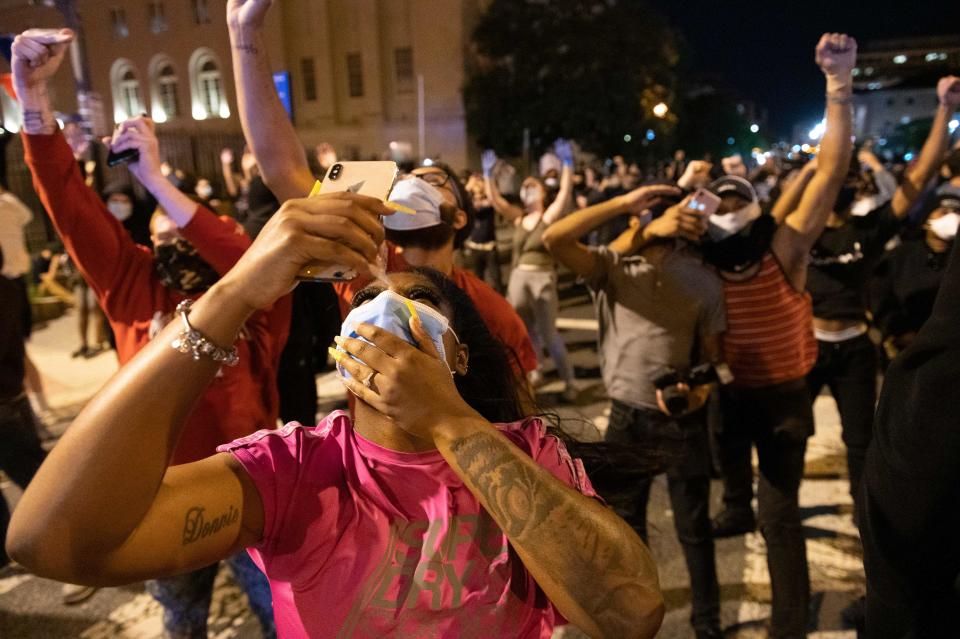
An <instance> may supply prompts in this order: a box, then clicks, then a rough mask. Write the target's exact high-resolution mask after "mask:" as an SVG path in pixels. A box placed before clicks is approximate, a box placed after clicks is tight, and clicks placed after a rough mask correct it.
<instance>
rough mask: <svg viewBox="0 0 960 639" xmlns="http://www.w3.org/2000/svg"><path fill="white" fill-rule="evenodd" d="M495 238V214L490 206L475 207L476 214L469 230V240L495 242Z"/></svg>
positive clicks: (481, 242)
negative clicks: (471, 228)
mask: <svg viewBox="0 0 960 639" xmlns="http://www.w3.org/2000/svg"><path fill="white" fill-rule="evenodd" d="M496 239H497V225H496V214H495V213H494V210H493V207H492V206H481V207H480V208H478V209H477V216H476V217H475V218H474V219H473V230H472V231H471V232H470V241H471V242H476V243H477V244H486V243H487V242H495V241H496Z"/></svg>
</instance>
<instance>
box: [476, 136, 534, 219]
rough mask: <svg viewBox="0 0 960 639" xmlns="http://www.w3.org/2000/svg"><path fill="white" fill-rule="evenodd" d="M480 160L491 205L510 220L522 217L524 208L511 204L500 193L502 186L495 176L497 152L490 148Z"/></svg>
mask: <svg viewBox="0 0 960 639" xmlns="http://www.w3.org/2000/svg"><path fill="white" fill-rule="evenodd" d="M480 162H481V166H482V168H483V181H484V184H485V186H486V191H487V199H489V200H490V205H491V206H492V207H493V210H494V211H496V212H497V213H499V214H500V215H502V216H503V217H505V218H507V219H508V220H510V221H514V220H519V219H520V218H522V217H523V215H524V211H523V209H522V208H520V207H519V206H515V205H513V204H511V203H510V202H508V201H507V200H506V198H504V197H503V195H501V194H500V188H499V187H498V186H497V181H496V179H495V178H494V176H493V171H494V168H495V167H496V166H497V162H498V160H497V154H496V153H494V152H493V151H491V150H489V149H488V150H486V151H484V152H483V155H482V156H481V157H480Z"/></svg>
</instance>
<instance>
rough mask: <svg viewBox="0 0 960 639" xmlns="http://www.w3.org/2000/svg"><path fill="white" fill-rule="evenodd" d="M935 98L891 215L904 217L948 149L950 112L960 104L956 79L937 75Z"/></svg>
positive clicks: (894, 197) (894, 201) (893, 204)
mask: <svg viewBox="0 0 960 639" xmlns="http://www.w3.org/2000/svg"><path fill="white" fill-rule="evenodd" d="M937 98H938V99H939V104H938V106H937V112H936V114H934V116H933V126H931V127H930V133H929V134H928V135H927V139H926V141H925V142H924V143H923V149H922V150H921V151H920V157H919V158H918V159H917V163H916V164H914V165H913V166H912V167H911V168H910V170H908V171H907V172H906V174H904V176H903V183H902V184H900V188H898V189H897V192H896V193H894V195H893V202H892V203H891V206H892V207H893V214H894V215H896V216H897V217H904V216H906V214H907V213H909V212H910V209H911V208H912V207H913V204H914V202H916V201H917V198H919V197H920V194H921V193H923V189H924V188H925V187H926V185H927V182H929V181H930V178H932V177H933V174H934V173H935V172H936V171H937V169H939V168H940V164H941V163H942V162H943V158H944V156H945V155H946V153H947V150H948V149H949V148H950V129H949V122H950V119H951V118H952V117H953V114H954V112H955V111H956V110H957V108H958V107H960V78H958V77H956V76H952V75H950V76H947V77H945V78H940V82H938V83H937Z"/></svg>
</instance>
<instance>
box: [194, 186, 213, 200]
mask: <svg viewBox="0 0 960 639" xmlns="http://www.w3.org/2000/svg"><path fill="white" fill-rule="evenodd" d="M197 195H199V196H200V197H201V199H204V200H209V199H210V196H211V195H213V187H212V186H198V187H197Z"/></svg>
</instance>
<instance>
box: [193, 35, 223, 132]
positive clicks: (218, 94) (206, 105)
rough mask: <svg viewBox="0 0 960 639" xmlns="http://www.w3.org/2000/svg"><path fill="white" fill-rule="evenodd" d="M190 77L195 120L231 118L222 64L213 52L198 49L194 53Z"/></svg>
mask: <svg viewBox="0 0 960 639" xmlns="http://www.w3.org/2000/svg"><path fill="white" fill-rule="evenodd" d="M190 76H191V84H192V86H191V97H192V98H193V107H192V109H191V111H192V112H193V117H194V119H196V120H206V119H207V118H229V117H230V106H229V105H228V104H227V96H226V92H225V91H224V88H223V76H222V75H221V73H220V64H219V62H218V61H217V58H216V56H215V55H214V54H213V52H212V51H210V50H209V49H198V50H197V51H195V52H194V53H193V56H191V58H190Z"/></svg>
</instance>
